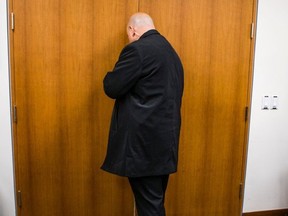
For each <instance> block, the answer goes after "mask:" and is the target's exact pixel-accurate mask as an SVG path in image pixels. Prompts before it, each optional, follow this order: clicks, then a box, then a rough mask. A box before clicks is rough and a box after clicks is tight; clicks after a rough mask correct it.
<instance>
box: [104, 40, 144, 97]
mask: <svg viewBox="0 0 288 216" xmlns="http://www.w3.org/2000/svg"><path fill="white" fill-rule="evenodd" d="M141 71H142V69H141V59H140V56H139V53H138V51H137V49H136V48H135V47H133V46H129V45H128V46H126V47H125V48H124V49H123V50H122V52H121V54H120V56H119V59H118V61H117V63H116V64H115V67H114V69H113V71H112V72H108V73H107V74H106V76H105V78H104V80H103V85H104V91H105V93H106V95H107V96H109V97H110V98H113V99H117V98H120V97H122V96H124V95H125V94H127V93H128V92H129V90H130V89H131V88H132V87H133V86H134V85H135V83H136V82H137V81H138V80H139V78H140V76H141Z"/></svg>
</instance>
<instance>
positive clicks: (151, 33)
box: [139, 29, 159, 39]
mask: <svg viewBox="0 0 288 216" xmlns="http://www.w3.org/2000/svg"><path fill="white" fill-rule="evenodd" d="M153 34H159V32H158V31H157V30H156V29H151V30H149V31H147V32H145V33H144V34H143V35H142V36H141V37H140V38H139V39H142V38H145V37H148V36H150V35H153Z"/></svg>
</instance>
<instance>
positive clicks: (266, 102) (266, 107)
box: [261, 95, 270, 110]
mask: <svg viewBox="0 0 288 216" xmlns="http://www.w3.org/2000/svg"><path fill="white" fill-rule="evenodd" d="M269 106H270V97H269V96H268V95H265V96H263V97H262V107H261V108H262V110H269Z"/></svg>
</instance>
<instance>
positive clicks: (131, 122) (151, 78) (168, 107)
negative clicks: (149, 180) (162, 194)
mask: <svg viewBox="0 0 288 216" xmlns="http://www.w3.org/2000/svg"><path fill="white" fill-rule="evenodd" d="M103 82H104V90H105V93H106V94H107V95H108V96H109V97H111V98H114V99H116V101H115V105H114V110H113V114H112V119H111V126H110V134H109V141H108V149H107V155H106V158H105V161H104V164H103V165H102V167H101V168H102V169H104V170H106V171H108V172H111V173H114V174H117V175H121V176H128V177H140V176H152V175H164V174H170V173H173V172H176V170H177V161H178V143H179V132H180V125H181V116H180V107H181V99H182V93H183V67H182V64H181V61H180V59H179V57H178V55H177V54H176V52H175V50H174V49H173V48H172V46H171V45H170V43H169V42H168V41H167V40H166V39H165V38H164V37H163V36H161V35H160V34H159V33H158V32H157V31H156V30H150V31H148V32H146V33H145V34H143V35H142V36H141V38H140V39H139V40H137V41H135V42H133V43H130V44H129V45H127V46H126V47H125V48H124V49H123V50H122V52H121V54H120V57H119V60H118V62H117V63H116V65H115V67H114V69H113V71H112V72H108V73H107V75H106V76H105V78H104V81H103Z"/></svg>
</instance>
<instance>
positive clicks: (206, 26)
mask: <svg viewBox="0 0 288 216" xmlns="http://www.w3.org/2000/svg"><path fill="white" fill-rule="evenodd" d="M139 8H140V11H145V12H147V13H149V14H150V15H151V16H152V17H153V19H154V21H155V24H156V28H157V29H159V31H160V32H161V33H162V34H163V35H164V36H166V37H167V39H168V40H169V41H170V42H171V43H172V44H173V46H174V47H175V49H176V50H177V51H178V53H179V55H180V57H181V59H182V61H183V64H184V73H185V88H184V98H183V106H182V119H183V121H182V131H181V143H180V152H179V169H178V173H177V174H176V175H173V176H171V181H170V183H169V186H168V192H167V200H166V208H167V215H179V216H190V215H195V216H196V215H198V216H203V215H227V216H228V215H229V216H236V215H240V212H241V205H242V201H241V199H240V198H239V189H240V187H239V185H240V183H241V182H242V181H243V176H242V171H243V167H242V166H243V160H245V157H246V155H244V149H245V147H246V139H245V136H246V133H247V122H246V121H245V107H246V106H247V105H248V104H249V98H248V95H249V92H250V89H249V82H250V79H251V65H250V60H251V58H252V56H251V49H252V46H253V40H251V38H250V24H251V23H252V21H253V11H254V2H253V1H250V0H235V1H223V0H216V1H214V0H213V1H211V0H199V1H186V0H179V1H174V0H158V1H153V0H140V4H139Z"/></svg>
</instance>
